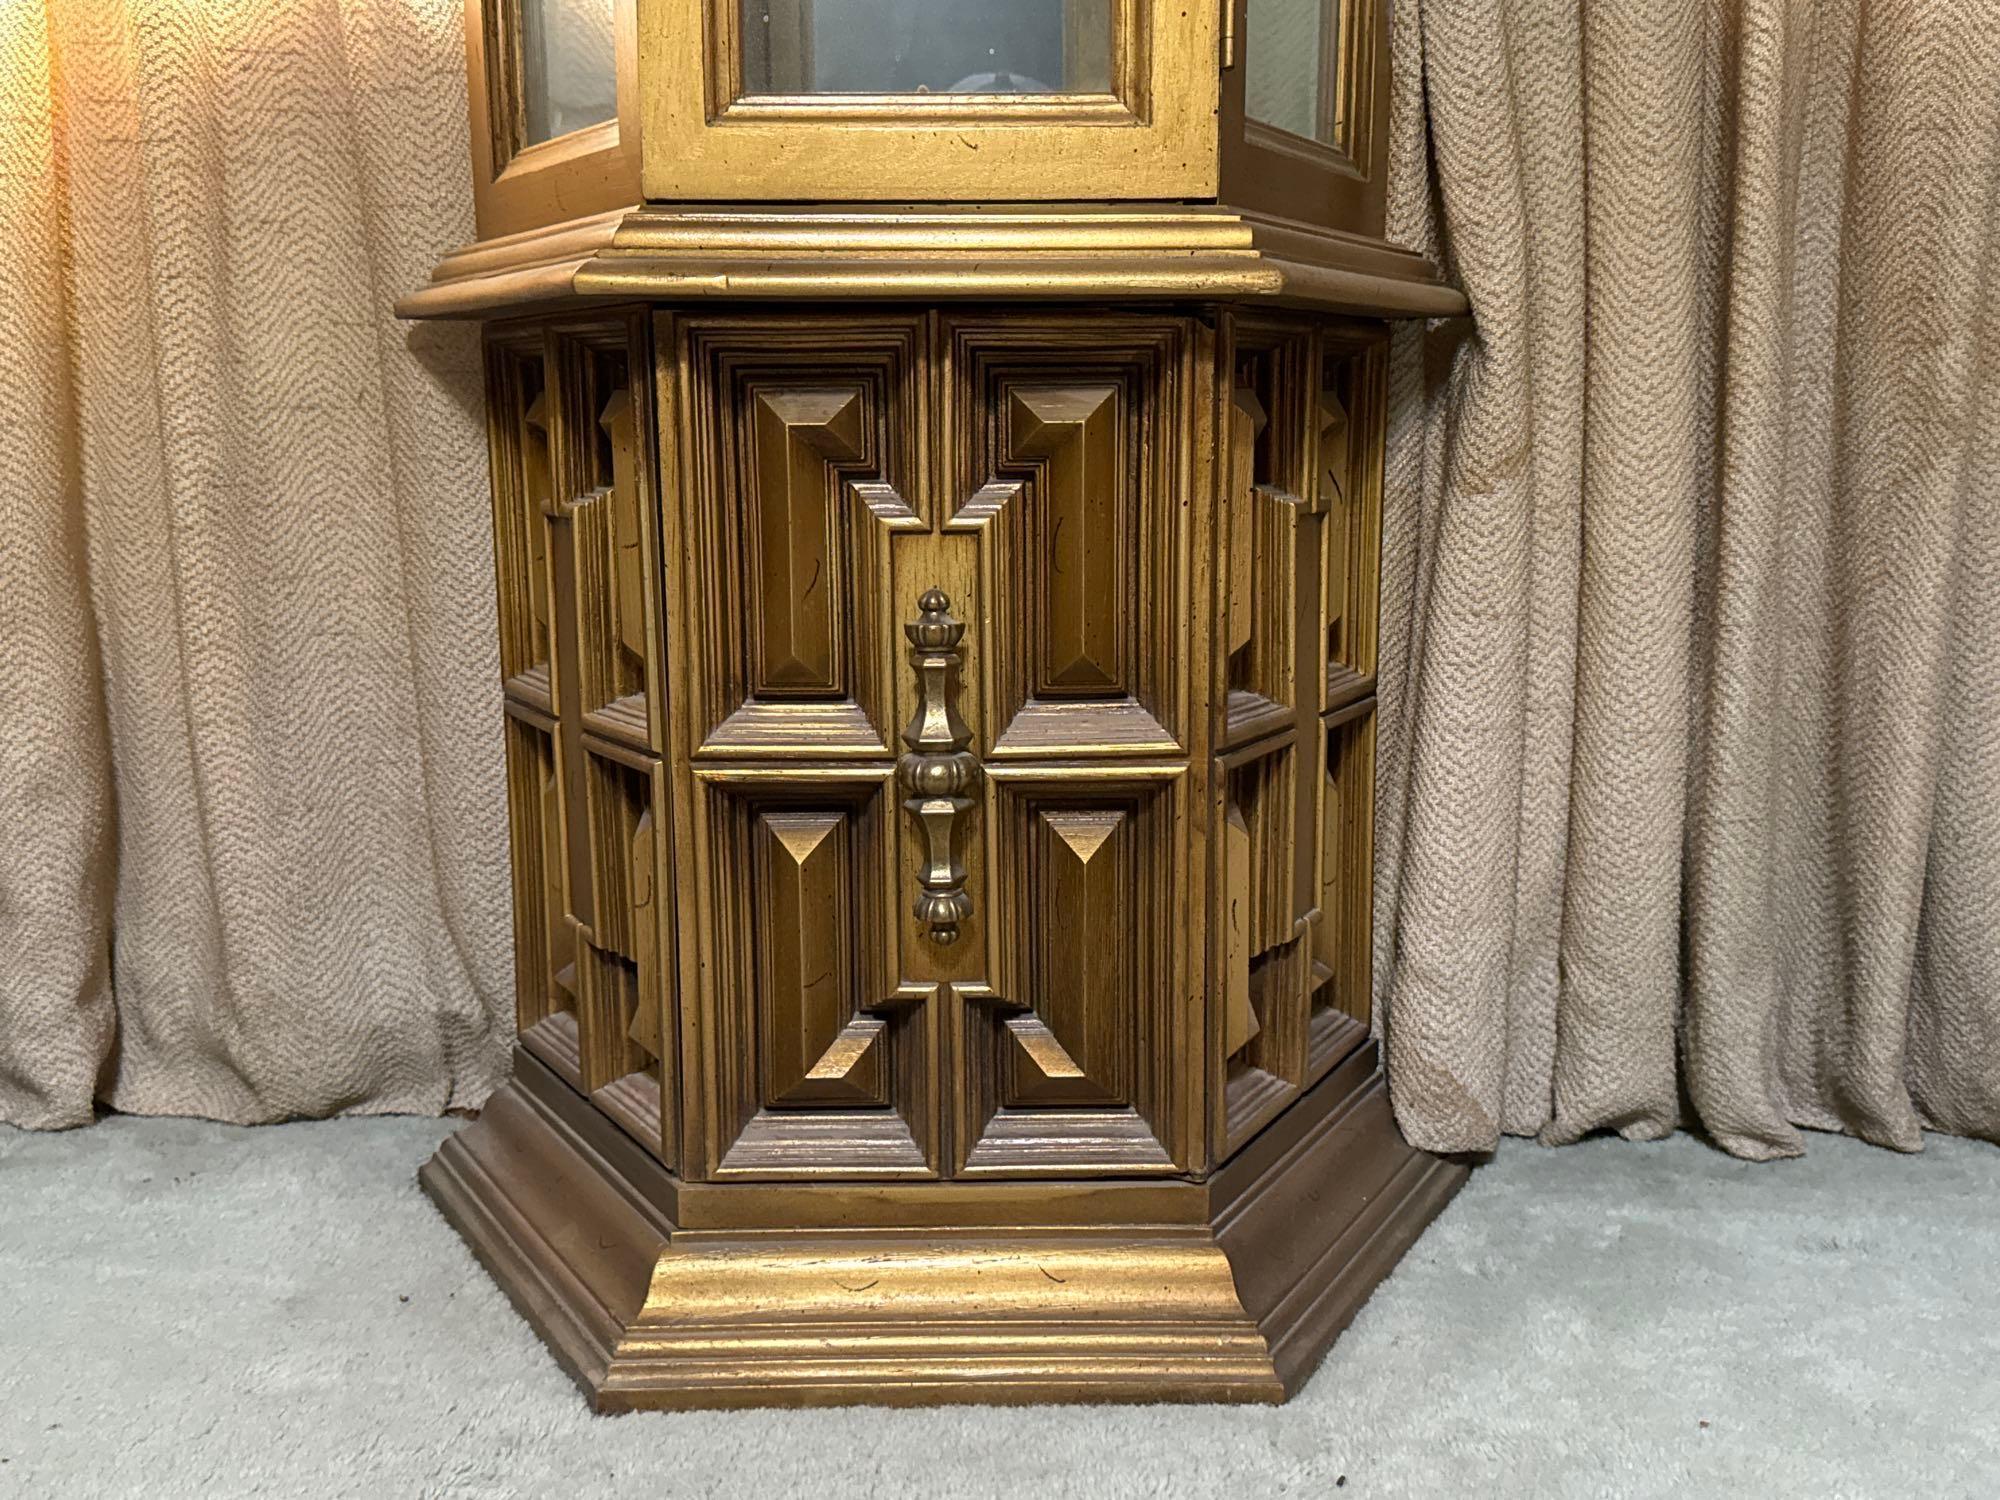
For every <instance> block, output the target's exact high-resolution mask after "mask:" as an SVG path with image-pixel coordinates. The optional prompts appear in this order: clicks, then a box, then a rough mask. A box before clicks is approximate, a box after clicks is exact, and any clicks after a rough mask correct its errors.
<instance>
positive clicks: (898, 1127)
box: [681, 767, 936, 1179]
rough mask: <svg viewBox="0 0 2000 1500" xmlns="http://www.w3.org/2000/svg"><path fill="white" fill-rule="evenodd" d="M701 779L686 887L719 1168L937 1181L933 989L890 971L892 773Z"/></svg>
mask: <svg viewBox="0 0 2000 1500" xmlns="http://www.w3.org/2000/svg"><path fill="white" fill-rule="evenodd" d="M802 772H803V774H802ZM696 785H697V798H696V801H695V804H694V805H695V823H694V837H695V841H696V846H695V850H694V859H695V863H694V868H693V870H692V871H691V872H690V874H691V878H689V879H684V880H683V881H682V883H681V889H682V891H683V893H684V895H686V896H689V897H691V898H692V904H693V910H692V912H690V913H684V915H687V916H691V917H692V918H693V925H694V926H695V928H696V930H697V933H698V937H697V941H698V942H699V944H700V952H699V955H698V958H699V967H700V971H701V973H702V975H703V976H704V980H705V986H706V993H704V994H703V995H702V997H701V999H702V1002H703V1005H702V1010H701V1013H700V1016H699V1019H698V1023H697V1025H696V1028H695V1030H696V1033H697V1035H698V1038H699V1042H698V1045H699V1052H700V1067H701V1076H702V1078H703V1081H704V1085H705V1088H704V1093H705V1095H706V1098H707V1108H706V1109H703V1110H702V1111H701V1112H700V1113H701V1119H700V1128H701V1130H702V1134H703V1138H704V1140H705V1142H706V1147H705V1151H706V1158H707V1167H708V1174H709V1175H712V1176H715V1177H717V1178H721V1179H729V1178H757V1177H783V1176H800V1175H804V1176H918V1177H923V1176H931V1175H935V1172H936V1164H935V1153H936V1128H935V1118H934V1105H933V1103H932V1100H931V1096H930V1094H929V1091H928V1086H929V1082H930V1077H931V1072H932V1069H931V1067H930V1065H929V1061H928V1054H929V1052H930V1051H931V1049H932V1040H931V1036H930V1026H931V1022H930V1017H929V1013H928V1010H929V1008H928V1007H927V1006H926V1005H925V1004H924V1003H923V1002H924V1001H925V1000H926V999H927V998H928V991H927V990H924V989H920V988H913V987H909V986H904V985H901V984H899V983H898V981H897V978H896V975H895V958H894V951H895V935H894V932H895V923H894V919H893V916H892V912H891V904H892V903H893V902H894V901H895V900H896V898H897V896H898V895H899V893H900V892H899V887H898V884H897V882H896V879H895V865H894V851H893V839H894V831H893V828H892V826H891V822H892V819H893V818H894V817H895V816H896V814H897V811H898V808H897V804H896V800H895V796H894V782H893V775H892V773H891V772H889V771H887V770H875V769H869V768H863V767H837V768H833V769H831V770H829V771H826V772H823V773H816V772H815V771H805V770H804V768H798V767H786V768H784V769H782V770H776V771H773V770H768V769H760V768H749V767H744V768H733V769H721V768H715V769H703V770H701V771H700V772H699V773H698V776H697V779H696Z"/></svg>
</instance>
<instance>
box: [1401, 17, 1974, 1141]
mask: <svg viewBox="0 0 2000 1500" xmlns="http://www.w3.org/2000/svg"><path fill="white" fill-rule="evenodd" d="M1395 48H1396V68H1397V84H1398V91H1399V92H1398V98H1397V123H1396V128H1395V130H1394V132H1393V134H1394V137H1395V143H1396V145H1395V149H1396V153H1397V161H1396V170H1395V172H1394V173H1393V174H1392V180H1393V182H1394V184H1395V188H1394V194H1393V196H1394V207H1393V210H1392V213H1393V219H1394V223H1393V226H1392V228H1393V230H1394V231H1395V232H1396V233H1398V234H1399V235H1400V236H1401V237H1403V238H1405V239H1406V240H1407V241H1408V242H1410V243H1415V244H1420V245H1424V246H1426V247H1428V248H1430V249H1432V250H1434V251H1437V252H1440V253H1442V254H1443V255H1444V256H1445V257H1446V258H1447V259H1448V261H1449V263H1450V265H1451V267H1452V268H1453V270H1454V271H1455V272H1456V273H1457V274H1458V276H1459V277H1461V278H1462V280H1463V284H1464V285H1465V287H1466V289H1467V291H1468V292H1469V293H1470V295H1471V298H1472V301H1473V304H1474V307H1475V310H1476V319H1475V321H1473V322H1472V323H1470V324H1467V325H1463V326H1460V325H1446V326H1440V327H1436V328H1433V329H1430V330H1428V331H1425V332H1422V333H1419V332H1416V331H1412V332H1410V333H1409V334H1407V335H1406V336H1405V338H1404V340H1403V342H1402V344H1401V347H1400V351H1399V353H1400V362H1399V366H1398V379H1399V381H1400V389H1399V399H1398V401H1397V402H1396V404H1395V411H1396V414H1397V415H1396V418H1395V421H1396V424H1397V425H1396V432H1395V438H1394V443H1393V455H1392V465H1393V483H1392V488H1391V494H1392V502H1393V509H1392V511H1391V514H1390V518H1389V522H1388V525H1387V537H1386V541H1385V558H1384V574H1385V583H1384V589H1385V599H1384V603H1385V620H1384V627H1383V635H1384V654H1385V657H1387V658H1388V663H1387V666H1386V668H1385V673H1384V684H1383V703H1384V711H1383V716H1382V717H1383V725H1384V736H1383V745H1382V757H1381V765H1382V769H1381V777H1382V794H1383V796H1382V808H1381V814H1380V819H1379V824H1378V833H1379V844H1380V848H1381V853H1382V859H1381V865H1380V870H1379V878H1378V894H1379V897H1380V899H1379V900H1378V911H1379V912H1380V913H1381V914H1382V920H1381V921H1380V922H1379V923H1378V929H1377V953H1376V957H1377V986H1378V992H1379V993H1381V994H1382V995H1383V996H1384V997H1385V999H1386V1020H1385V1030H1386V1039H1387V1046H1388V1053H1389V1066H1390V1084H1391V1092H1392V1095H1393V1097H1394V1100H1395V1103H1396V1109H1397V1113H1398V1116H1399V1118H1400V1119H1401V1121H1402V1123H1403V1126H1404V1128H1405V1129H1406V1131H1408V1132H1409V1134H1410V1135H1411V1136H1412V1137H1413V1138H1414V1139H1416V1140H1417V1141H1419V1142H1420V1143H1422V1144H1425V1145H1428V1146H1432V1147H1436V1148H1443V1149H1472V1150H1477V1149H1483V1148H1488V1147H1491V1146H1492V1145H1493V1144H1494V1142H1495V1140H1496V1137H1497V1136H1498V1134H1499V1133H1501V1132H1511V1133H1517V1134H1533V1135H1539V1136H1540V1137H1541V1138H1542V1139H1543V1140H1545V1141H1551V1142H1562V1141H1570V1140H1574V1139H1576V1138H1577V1137H1578V1136H1581V1135H1583V1134H1585V1133H1586V1132H1589V1131H1594V1130H1604V1129H1611V1130H1617V1131H1620V1132H1622V1133H1624V1134H1626V1135H1629V1136H1654V1135H1659V1134H1661V1133H1663V1132H1665V1131H1668V1130H1671V1129H1672V1128H1674V1126H1675V1124H1676V1123H1677V1122H1686V1123H1691V1124H1698V1125H1700V1126H1702V1127H1705V1128H1706V1129H1707V1130H1708V1131H1709V1132H1711V1133H1712V1135H1713V1136H1714V1137H1715V1138H1716V1139H1717V1140H1718V1141H1719V1142H1720V1143H1721V1144H1722V1145H1724V1146H1725V1147H1727V1148H1728V1149H1729V1150H1731V1151H1733V1152H1736V1153H1738V1154H1740V1155H1744V1156H1751V1157H1770V1156H1782V1155H1788V1154H1793V1153H1796V1152H1797V1151H1799V1150H1800V1149H1801V1138H1800V1133H1799V1127H1802V1126H1803V1127H1808V1128H1814V1129H1831V1130H1847V1131H1852V1132H1854V1133H1856V1134H1858V1135H1861V1136H1863V1137H1865V1138H1866V1139H1868V1140H1871V1141H1876V1142H1879V1143H1881V1144H1883V1145H1888V1146H1893V1147H1896V1148H1898V1149H1903V1150H1912V1149H1915V1148H1916V1147H1917V1146H1918V1145H1919V1143H1920V1135H1919V1132H1920V1131H1921V1130H1922V1129H1924V1128H1933V1129H1940V1130H1947V1131H1953V1132H1961V1133H1967V1134H1975V1135H1983V1136H1987V1137H1991V1138H1996V1139H2000V12H1996V9H1995V7H1994V5H1993V4H1992V3H1991V0H1937V3H1932V4H1907V3H1904V4H1893V3H1886V4H1874V5H1868V4H1861V3H1858V0H1820V3H1811V0H1740V3H1736V4H1721V3H1710V4H1707V5H1692V6H1691V5H1687V4H1683V3H1677V0H1654V3H1640V0H1627V3H1611V4H1595V5H1589V6H1585V7H1582V8H1581V12H1580V13H1579V11H1578V10H1577V9H1576V8H1573V7H1568V6H1560V5H1547V4H1539V3H1534V0H1523V3H1510V0H1451V3H1439V0H1398V6H1397V29H1396V36H1395Z"/></svg>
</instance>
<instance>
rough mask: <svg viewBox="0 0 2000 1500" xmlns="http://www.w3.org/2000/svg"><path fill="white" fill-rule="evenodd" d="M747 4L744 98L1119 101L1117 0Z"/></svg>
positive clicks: (764, 0) (747, 0)
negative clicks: (1115, 80)
mask: <svg viewBox="0 0 2000 1500" xmlns="http://www.w3.org/2000/svg"><path fill="white" fill-rule="evenodd" d="M739 3H740V4H741V6H742V10H741V15H742V28H743V30H742V52H743V93H744V94H747V95H758V94H764V95H771V94H777V95H799V94H957V95H966V94H971V95H992V96H996V97H997V96H1004V95H1009V94H1056V93H1062V94H1108V93H1110V92H1111V57H1112V50H1113V49H1112V6H1111V0H739Z"/></svg>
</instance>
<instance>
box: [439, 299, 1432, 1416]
mask: <svg viewBox="0 0 2000 1500" xmlns="http://www.w3.org/2000/svg"><path fill="white" fill-rule="evenodd" d="M581 305H585V304H573V305H572V308H571V309H569V310H565V311H562V312H558V313H555V314H552V315H540V316H531V317H528V318H524V319H517V320H513V321H508V322H501V323H496V324H494V325H493V327H492V328H491V330H490V332H489V336H488V370H489V400H490V405H491V414H492V424H491V431H492V460H493V476H494V507H495V509H494V516H495V528H496V530H495V537H496V566H497V576H498V579H499V583H500V596H501V608H500V617H501V619H500V624H501V643H502V648H501V658H502V667H503V672H504V675H505V679H506V681H505V685H506V695H507V706H508V725H509V728H508V750H509V796H510V806H511V821H512V826H513V833H514V855H515V859H514V867H515V906H516V928H517V942H518V955H519V969H518V971H519V984H520V1017H521V1025H522V1042H523V1047H524V1052H523V1060H522V1062H521V1064H520V1067H519V1070H518V1072H519V1076H518V1078H517V1081H516V1082H515V1083H514V1084H513V1085H510V1087H509V1089H508V1090H506V1091H503V1094H502V1095H501V1096H500V1097H499V1098H498V1099H497V1100H496V1101H495V1103H494V1105H493V1106H492V1109H491V1110H490V1111H489V1114H488V1117H487V1118H486V1119H485V1120H483V1121H482V1122H481V1124H480V1125H478V1126H477V1127H475V1128H474V1129H472V1130H470V1131H468V1132H466V1133H465V1135H464V1136H462V1137H460V1138H459V1139H458V1140H456V1141H454V1142H453V1143H451V1144H450V1145H449V1146H447V1147H446V1148H445V1150H444V1151H442V1152H441V1153H440V1156H439V1159H438V1161H437V1162H436V1163H434V1164H433V1166H432V1167H431V1168H429V1169H427V1172H426V1182H427V1183H428V1185H429V1186H430V1188H431V1191H432V1192H433V1194H434V1195H435V1196H436V1197H437V1198H438V1200H439V1201H440V1203H441V1204H443V1205H444V1207H445V1208H446V1210H447V1212H448V1213H450V1214H451V1215H452V1216H453V1218H454V1220H455V1222H457V1223H459V1225H460V1227H461V1228H462V1229H464V1230H465V1232H466V1233H467V1234H468V1236H469V1237H470V1238H471V1239H472V1240H473V1242H474V1244H475V1246H476V1247H477V1248H479V1249H480V1251H481V1253H482V1254H483V1255H484V1256H486V1257H487V1259H488V1261H489V1263H490V1264H492V1265H493V1266H494V1267H495V1269H496V1271H497V1273H498V1274H499V1275H500V1276H501V1278H502V1280H503V1282H504V1283H505V1284H507V1285H508V1286H509V1288H510V1290H511V1291H512V1292H513V1293H514V1295H515V1296H516V1297H517V1299H519V1300H520V1301H521V1302H522V1304H523V1306H524V1308H525V1309H526V1310H527V1311H528V1314H529V1316H530V1317H531V1318H533V1319H534V1320H535V1321H536V1323H537V1326H538V1327H540V1328H542V1330H543V1331H544V1333H545V1334H546V1335H547V1336H548V1337H549V1339H550V1340H551V1342H552V1343H553V1344H555V1346H556V1347H557V1349H558V1350H559V1352H561V1353H562V1354H563V1356H564V1358H565V1359H566V1361H568V1362H569V1364H570V1365H571V1367H572V1369H573V1370H575V1371H576V1372H577V1373H578V1374H579V1377H580V1378H581V1379H583V1381H584V1382H585V1384H586V1385H587V1386H588V1387H589V1389H590V1390H591V1391H592V1392H593V1394H594V1396H595V1398H596V1400H597V1401H598V1402H599V1403H600V1404H601V1405H605V1406H610V1407H616V1406H627V1405H727V1404H746V1403H756V1402H766V1401H778V1402H788V1403H791V1402H797V1403H813V1402H821V1401H835V1400H840V1401H846V1400H883V1401H895V1402H909V1401H929V1400H1030V1399H1084V1398H1106V1399H1109V1398H1120V1399H1128V1398H1155V1397H1175V1398H1187V1399H1217V1400H1273V1399H1279V1398H1280V1397H1281V1396H1282V1395H1283V1394H1284V1393H1285V1392H1286V1391H1287V1390H1289V1389H1292V1388H1294V1387H1295V1386H1296V1384H1297V1382H1298V1380H1299V1379H1301V1378H1303V1375H1304V1373H1305V1372H1306V1371H1308V1370H1309V1369H1310V1367H1311V1364H1312V1362H1313V1360H1314V1359H1316V1358H1317V1355H1318V1352H1319V1351H1320V1350H1321V1349H1322V1348H1323V1347H1324V1345H1325V1343H1326V1341H1327V1340H1328V1339H1330V1338H1331V1337H1332V1336H1333V1334H1334V1332H1336V1331H1337V1330H1338V1328H1339V1327H1340V1326H1341V1325H1342V1324H1343V1323H1344V1321H1345V1319H1346V1318H1347V1317H1348V1316H1350V1315H1351V1314H1352V1312H1353V1310H1354V1308H1355V1307H1356V1306H1358V1304H1359V1301H1360V1299H1361V1298H1362V1297H1364V1296H1365V1295H1366V1291H1367V1288H1368V1287H1369V1286H1371V1285H1372V1284H1373V1282H1374V1280H1375V1279H1376V1278H1377V1277H1379V1275H1380V1274H1382V1272H1383V1271H1384V1270H1386V1268H1387V1266H1388V1265H1389V1264H1390V1263H1392V1262H1393V1259H1394V1256H1395V1254H1396V1253H1397V1252H1398V1251H1399V1249H1400V1247H1401V1246H1402V1245H1404V1244H1406V1243H1407V1242H1408V1240H1409V1239H1410V1238H1411V1237H1412V1236H1413V1235H1414V1234H1415V1233H1416V1232H1417V1230H1418V1229H1419V1228H1421V1225H1422V1223H1423V1221H1424V1220H1425V1219H1427V1218H1428V1216H1429V1215H1430V1214H1431V1213H1433V1212H1435V1211H1436V1208H1437V1206H1438V1205H1439V1204H1440V1203H1441V1202H1442V1201H1443V1199H1444V1198H1445V1197H1446V1196H1448V1194H1449V1192H1450V1191H1451V1189H1452V1188H1453V1187H1454V1186H1455V1185H1456V1183H1457V1181H1458V1179H1459V1176H1460V1175H1461V1173H1460V1170H1459V1169H1457V1168H1452V1167H1447V1166H1445V1165H1443V1164H1440V1163H1436V1162H1433V1161H1431V1160H1430V1159H1429V1158H1426V1157H1423V1156H1421V1155H1420V1154H1417V1153H1413V1152H1411V1151H1410V1150H1409V1149H1408V1148H1407V1147H1405V1146H1404V1145H1403V1144H1402V1143H1401V1141H1400V1140H1399V1139H1398V1138H1397V1137H1396V1136H1395V1133H1394V1130H1393V1127H1392V1126H1391V1124H1390V1122H1389V1116H1388V1112H1387V1105H1386V1100H1385V1098H1384V1095H1383V1093H1382V1083H1381V1077H1380V1071H1379V1066H1378V1063H1377V1060H1376V1055H1375V1051H1374V1048H1373V1044H1372V1043H1370V1042H1369V1040H1368V975H1369V955H1368V948H1369V931H1370V905H1369V890H1370V862H1371V848H1370V828H1371V824H1372V790H1373V788H1372V772H1373V767H1372V744H1373V741H1372V733H1373V730H1372V722H1373V720H1372V715H1373V708H1374V699H1373V692H1374V669H1375V663H1374V617H1375V593H1376V576H1375V573H1376V550H1377V547H1378V537H1379V513H1380V505H1381V439H1382V431H1383V423H1384V417H1385V413H1384V406H1383V399H1384V388H1385V381H1386V366H1385V362H1384V359H1383V350H1384V337H1385V335H1384V333H1383V330H1382V327H1381V325H1379V324H1370V323H1365V322H1352V321H1343V320H1340V319H1338V318H1332V317H1328V316H1326V315H1323V314H1310V313H1297V312H1278V311H1263V312H1244V311H1237V310H1233V309H1231V308H1228V307H1225V306H1216V305H1213V304H1193V305H1189V306H1187V307H1183V308H1179V309H1171V308H1170V309H1165V310H1161V309H1147V310H1135V311H1131V312H1119V311H1111V310H1094V311H1093V310H1083V309H1078V308H1074V307H1068V306H1064V305H1061V304H1047V305H1040V306H1037V305H1005V304H979V305H969V304H920V303H897V304H892V305H882V304H878V305H874V306H869V307H858V306H857V307H853V308H841V307H838V306H834V307H824V308H805V307H793V308H787V309H782V310H772V309H760V308H745V309H741V310H739V309H736V308H734V307H732V306H728V305H722V306H715V307H695V308H681V309H654V310H647V309H644V308H632V309H612V310H610V311H607V312H594V311H593V312H587V313H578V312H576V311H575V310H574V307H575V306H581ZM668 683H671V690H668V688H667V686H666V685H667V684H668ZM1306 1203H1311V1204H1313V1205H1315V1206H1314V1207H1313V1208H1312V1210H1311V1212H1310V1213H1304V1214H1302V1210H1301V1205H1303V1204H1306ZM565 1226H581V1228H582V1229H583V1230H584V1231H585V1232H584V1233H583V1234H582V1235H581V1237H579V1235H578V1234H577V1233H576V1232H574V1230H573V1229H572V1228H566V1227H565ZM586 1245H595V1246H597V1249H595V1250H587V1249H585V1248H584V1247H585V1246H586Z"/></svg>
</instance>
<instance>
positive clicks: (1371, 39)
mask: <svg viewBox="0 0 2000 1500" xmlns="http://www.w3.org/2000/svg"><path fill="white" fill-rule="evenodd" d="M1386 5H1387V0H1340V9H1339V26H1338V32H1337V38H1336V39H1337V47H1334V48H1330V49H1328V56H1327V58H1326V59H1324V60H1323V66H1324V65H1325V63H1327V62H1330V63H1331V65H1332V72H1333V75H1334V76H1333V79H1332V82H1333V85H1334V87H1333V90H1332V91H1331V97H1329V91H1328V90H1326V89H1324V88H1322V90H1321V94H1320V99H1319V106H1320V108H1321V109H1322V111H1324V110H1326V109H1327V108H1328V107H1329V105H1337V107H1336V108H1334V110H1333V113H1334V118H1335V122H1336V129H1335V130H1334V132H1333V134H1334V137H1335V138H1334V140H1333V142H1332V143H1331V144H1329V143H1327V142H1324V141H1315V140H1308V139H1306V138H1305V137H1303V136H1299V135H1294V134H1292V133H1291V132H1290V131H1286V130H1280V129H1278V128H1276V127H1275V126H1271V125H1267V124H1265V123H1263V122H1262V121H1259V120H1253V119H1251V118H1250V117H1249V113H1248V109H1247V105H1246V102H1245V101H1246V96H1247V92H1248V67H1247V58H1248V48H1247V46H1246V45H1245V43H1246V39H1247V37H1248V26H1249V20H1248V12H1249V0H1223V6H1224V11H1225V14H1226V17H1227V29H1226V31H1225V35H1224V38H1223V43H1222V53H1223V71H1222V90H1221V98H1220V109H1221V113H1220V114H1219V116H1218V119H1217V128H1218V133H1219V143H1218V144H1219V154H1220V183H1219V186H1220V196H1221V200H1222V201H1223V202H1224V203H1227V204H1229V205H1230V206H1232V207H1235V208H1245V209H1250V210H1253V211H1256V212H1259V213H1267V214H1275V215H1281V216H1283V217H1285V218H1288V219H1294V220H1297V221H1300V222H1302V223H1308V224H1315V225H1320V226H1323V227H1325V228H1328V229H1336V230H1341V231H1344V232H1346V233H1349V234H1357V235H1364V236H1367V237H1369V238H1374V239H1379V238H1380V237H1381V235H1382V231H1383V220H1384V213H1385V209H1386V205H1387V190H1388V189H1387V181H1386V179H1387V174H1388V154H1389V89H1388V81H1389V28H1388V26H1387V25H1386V24H1384V21H1385V19H1386V18H1385V17H1384V16H1383V14H1382V11H1383V9H1384V8H1385V7H1386ZM1323 76H1324V75H1323Z"/></svg>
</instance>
